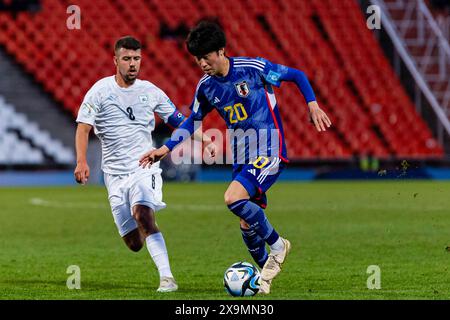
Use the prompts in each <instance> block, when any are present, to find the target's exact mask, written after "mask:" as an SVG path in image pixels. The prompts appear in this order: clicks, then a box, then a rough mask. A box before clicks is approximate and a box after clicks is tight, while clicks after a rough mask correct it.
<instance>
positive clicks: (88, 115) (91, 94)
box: [76, 87, 100, 126]
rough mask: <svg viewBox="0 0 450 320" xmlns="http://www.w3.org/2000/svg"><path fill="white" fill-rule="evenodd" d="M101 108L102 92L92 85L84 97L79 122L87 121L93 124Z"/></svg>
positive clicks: (78, 117) (79, 111) (79, 112)
mask: <svg viewBox="0 0 450 320" xmlns="http://www.w3.org/2000/svg"><path fill="white" fill-rule="evenodd" d="M99 110H100V92H99V91H98V90H96V88H95V87H92V88H91V89H90V90H89V91H88V92H87V93H86V96H85V97H84V100H83V103H82V104H81V106H80V109H79V110H78V116H77V120H76V121H77V122H81V123H87V124H90V125H91V126H93V125H94V123H95V118H96V117H97V114H98V112H99Z"/></svg>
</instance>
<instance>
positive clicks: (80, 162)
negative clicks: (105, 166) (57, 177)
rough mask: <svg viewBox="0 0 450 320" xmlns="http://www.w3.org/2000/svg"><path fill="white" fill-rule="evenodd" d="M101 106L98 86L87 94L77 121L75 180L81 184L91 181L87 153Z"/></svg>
mask: <svg viewBox="0 0 450 320" xmlns="http://www.w3.org/2000/svg"><path fill="white" fill-rule="evenodd" d="M100 105H101V102H100V93H99V90H98V86H97V84H96V85H94V86H93V87H92V88H91V89H90V90H89V91H88V92H87V93H86V96H85V97H84V100H83V103H82V104H81V106H80V109H79V110H78V116H77V119H76V121H77V123H78V124H77V131H76V133H75V151H76V154H77V166H76V167H75V171H74V176H75V180H76V181H77V182H78V183H81V184H85V183H86V182H87V181H88V179H89V173H90V170H89V166H88V164H87V160H86V159H87V158H86V153H87V149H88V144H89V133H90V131H91V129H92V127H93V126H94V123H95V119H96V117H97V113H98V111H99V109H100V107H99V106H100Z"/></svg>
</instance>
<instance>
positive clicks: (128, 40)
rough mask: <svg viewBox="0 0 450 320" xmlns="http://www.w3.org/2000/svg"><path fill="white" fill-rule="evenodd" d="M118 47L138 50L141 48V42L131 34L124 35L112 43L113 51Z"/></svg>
mask: <svg viewBox="0 0 450 320" xmlns="http://www.w3.org/2000/svg"><path fill="white" fill-rule="evenodd" d="M120 48H124V49H128V50H139V49H140V48H141V43H140V42H139V41H138V40H137V39H135V38H133V37H132V36H125V37H122V38H120V39H118V40H117V41H116V44H115V45H114V53H116V52H117V50H119V49H120Z"/></svg>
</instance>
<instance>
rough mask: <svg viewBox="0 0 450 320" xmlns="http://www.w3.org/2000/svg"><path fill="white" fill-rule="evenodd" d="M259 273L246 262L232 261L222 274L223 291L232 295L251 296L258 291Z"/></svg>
mask: <svg viewBox="0 0 450 320" xmlns="http://www.w3.org/2000/svg"><path fill="white" fill-rule="evenodd" d="M260 278H261V275H260V273H259V271H258V269H257V268H256V267H255V266H254V265H252V264H251V263H248V262H236V263H233V264H232V265H231V266H230V267H229V268H228V269H227V270H226V271H225V274H224V276H223V285H224V287H225V291H226V292H228V293H229V294H230V295H232V296H233V297H244V296H253V295H255V294H256V293H258V291H259V285H260Z"/></svg>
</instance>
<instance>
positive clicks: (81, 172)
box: [73, 161, 90, 185]
mask: <svg viewBox="0 0 450 320" xmlns="http://www.w3.org/2000/svg"><path fill="white" fill-rule="evenodd" d="M89 172H90V170H89V166H88V164H87V162H86V161H82V162H77V166H76V168H75V171H74V173H73V175H74V176H75V180H76V181H77V182H78V183H80V184H83V185H84V184H86V182H87V181H88V179H89Z"/></svg>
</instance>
